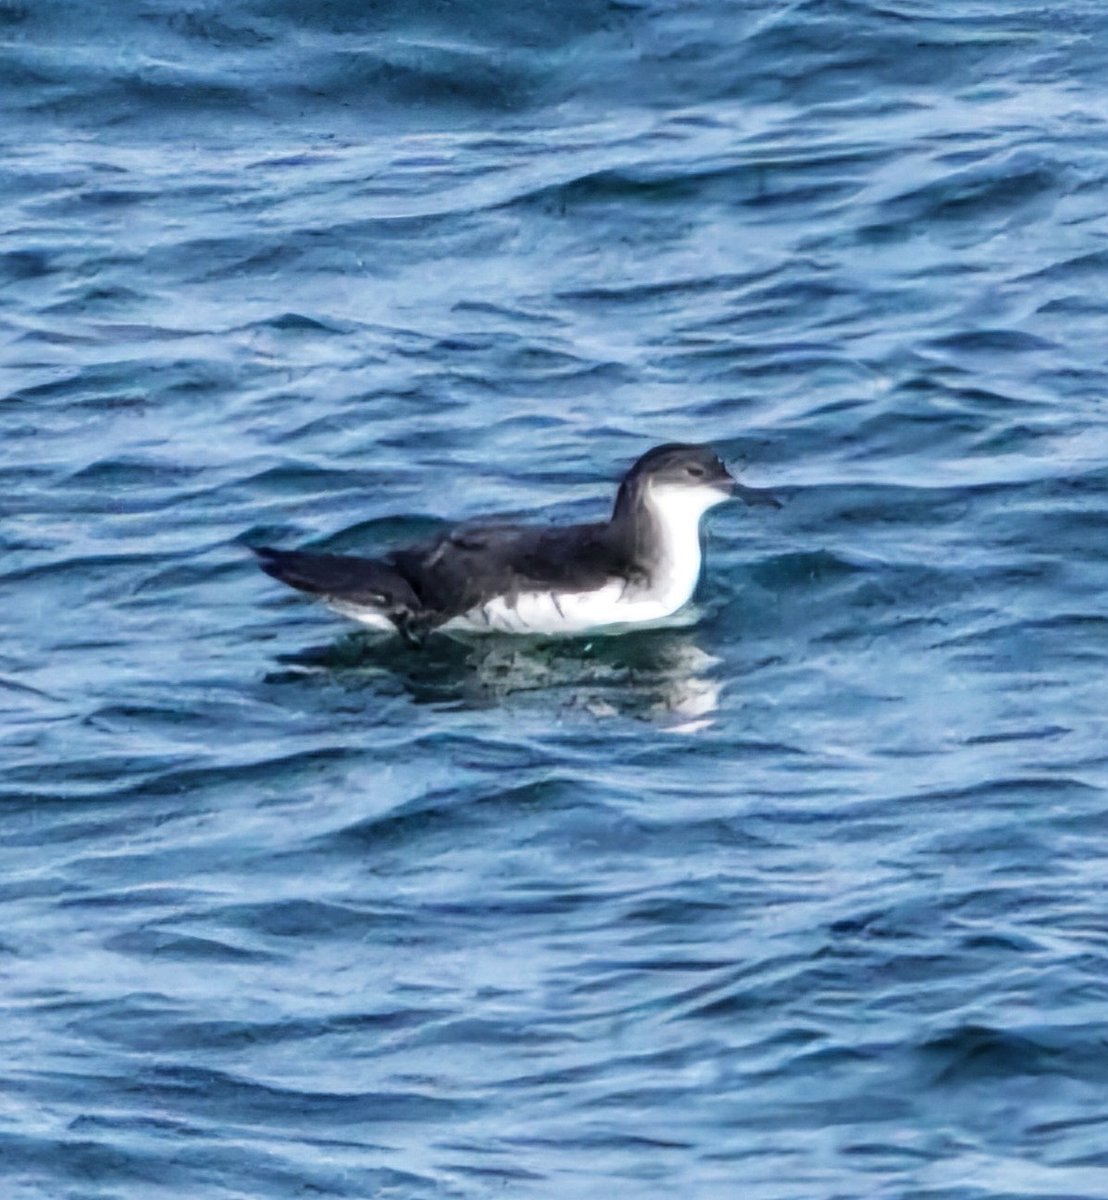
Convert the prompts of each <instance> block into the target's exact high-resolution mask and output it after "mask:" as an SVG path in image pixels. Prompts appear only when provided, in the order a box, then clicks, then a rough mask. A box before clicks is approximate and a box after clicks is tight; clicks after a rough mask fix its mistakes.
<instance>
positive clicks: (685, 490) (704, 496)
mask: <svg viewBox="0 0 1108 1200" xmlns="http://www.w3.org/2000/svg"><path fill="white" fill-rule="evenodd" d="M726 499H727V497H726V495H724V493H723V492H721V491H720V490H719V488H715V487H711V486H710V485H707V484H706V485H704V486H703V487H685V486H683V485H680V484H664V483H662V484H650V485H648V487H647V488H646V491H645V494H644V496H643V503H644V504H645V505H646V507H647V509H648V510H649V511H650V514H651V516H652V517H653V519H654V527H655V529H656V531H657V537H658V547H657V558H656V561H655V564H654V571H653V574H654V579H653V580H652V583H653V586H652V588H651V591H652V592H654V593H655V594H656V595H657V597H658V599H659V600H662V601H663V602H664V603H665V604H666V605H667V606H668V605H672V606H673V607H672V610H671V611H673V610H676V609H678V608H680V607H681V605H683V604H686V603H687V602H688V601H689V600H690V599H691V598H692V594H693V592H694V591H695V590H696V583H697V580H698V579H699V578H700V518H701V517H702V516H703V515H704V514H705V513H706V512H707V511H708V509H710V508H713V507H715V505H717V504H722V503H723V501H724V500H726Z"/></svg>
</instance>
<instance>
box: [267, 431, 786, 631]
mask: <svg viewBox="0 0 1108 1200" xmlns="http://www.w3.org/2000/svg"><path fill="white" fill-rule="evenodd" d="M732 496H736V497H738V498H740V499H742V500H745V501H746V503H748V504H768V505H771V506H773V507H779V505H778V502H777V500H776V499H775V498H774V497H773V496H772V494H771V493H769V492H767V491H764V490H762V489H760V488H751V487H745V486H744V485H743V484H741V483H738V482H737V481H736V480H735V479H734V478H733V477H732V476H731V475H730V474H729V473H728V471H727V468H726V467H725V466H724V465H723V463H722V462H721V461H720V459H719V457H718V456H717V455H716V453H715V451H714V450H712V448H711V447H710V446H700V445H682V444H678V443H668V444H667V445H664V446H656V447H655V448H654V449H653V450H649V451H647V453H646V454H644V455H643V456H642V457H641V458H640V459H639V460H638V461H637V462H636V463H635V464H634V466H632V467H631V469H630V470H629V471H628V472H627V474H626V475H625V476H624V478H623V482H622V483H621V484H620V486H619V492H618V493H617V495H616V502H615V507H614V508H613V510H612V515H611V517H610V518H609V519H608V520H607V521H598V522H596V523H594V524H588V525H562V526H550V527H545V528H544V527H541V526H539V527H536V526H528V525H484V526H469V525H463V526H457V527H455V528H453V529H450V530H448V531H447V532H446V533H444V534H442V535H440V536H439V537H437V538H436V539H434V540H433V541H429V542H426V543H423V544H421V545H417V546H411V547H406V548H403V549H399V550H393V551H391V552H389V553H388V554H385V555H383V556H382V557H381V558H357V557H354V556H351V555H345V554H317V553H314V552H311V551H307V550H275V549H273V548H271V547H268V546H265V547H260V548H258V549H257V550H256V551H255V552H256V553H257V555H258V556H259V558H260V559H261V567H262V570H264V571H266V572H268V573H269V574H270V575H272V576H273V577H274V578H275V579H279V580H281V581H282V582H283V583H287V584H289V585H290V586H291V587H294V588H299V589H300V590H301V591H304V592H311V593H312V594H314V595H317V596H319V597H320V598H322V599H323V600H324V601H325V602H326V603H327V604H328V605H330V607H331V608H333V609H335V610H336V611H338V612H340V613H343V614H344V615H346V616H349V617H353V618H354V620H356V621H359V622H361V624H363V625H365V626H368V627H370V628H373V629H383V630H396V631H398V632H399V633H400V634H401V635H402V636H403V637H404V638H406V639H407V640H408V641H409V642H413V643H419V642H421V641H422V640H423V638H424V636H425V635H426V634H427V633H428V632H430V631H431V630H434V629H444V630H467V631H471V632H478V633H483V632H496V633H522V634H547V635H560V634H580V633H592V632H594V631H612V632H614V631H616V630H618V629H619V628H620V627H626V626H635V625H643V624H646V623H657V622H661V621H664V620H665V619H666V618H668V617H672V616H673V615H674V614H675V613H676V612H677V611H678V610H679V609H681V608H683V607H684V606H685V605H686V604H687V603H688V602H689V600H690V599H691V598H692V594H693V592H694V591H695V589H696V585H697V581H698V580H699V578H700V568H701V548H700V518H701V517H702V516H703V515H704V513H706V512H707V511H708V509H710V508H713V507H714V506H715V505H717V504H720V503H722V502H723V501H724V500H727V499H729V498H731V497H732Z"/></svg>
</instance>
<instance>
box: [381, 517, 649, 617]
mask: <svg viewBox="0 0 1108 1200" xmlns="http://www.w3.org/2000/svg"><path fill="white" fill-rule="evenodd" d="M606 531H607V526H605V525H569V526H562V527H553V528H549V529H544V528H530V527H526V526H524V527H520V526H517V525H487V526H476V527H468V526H461V527H458V528H456V529H452V530H450V531H449V532H448V533H446V534H444V535H443V536H442V537H440V538H438V539H436V540H435V541H433V542H429V543H427V544H425V545H422V546H413V547H411V548H408V549H404V550H396V551H394V552H393V553H392V554H390V555H388V556H387V559H386V561H387V562H388V563H389V564H390V565H391V566H392V567H393V568H395V570H396V571H397V573H398V574H400V575H402V576H403V577H404V578H405V579H406V580H407V581H408V583H409V584H410V585H411V587H412V590H413V591H414V592H415V593H416V595H417V596H419V598H420V600H421V602H422V603H423V605H424V606H425V608H426V609H428V610H433V611H434V612H435V614H436V622H435V623H436V624H439V623H441V622H443V621H447V620H449V619H450V618H451V617H455V616H458V615H460V614H461V613H464V612H468V611H469V610H470V609H472V608H476V607H478V606H479V605H481V604H484V603H485V602H486V601H488V600H491V599H493V597H495V596H512V595H517V594H518V593H520V592H525V591H538V590H542V589H545V588H552V589H556V590H559V591H591V590H592V589H593V588H598V587H602V586H603V585H604V584H606V583H608V582H609V581H610V580H612V579H613V578H620V577H623V578H626V577H627V576H628V575H629V574H630V573H631V570H630V565H629V564H628V563H626V562H625V561H624V560H623V559H622V558H621V556H620V555H619V554H618V553H617V552H616V551H615V550H614V549H613V547H612V546H611V544H610V541H609V539H608V537H606Z"/></svg>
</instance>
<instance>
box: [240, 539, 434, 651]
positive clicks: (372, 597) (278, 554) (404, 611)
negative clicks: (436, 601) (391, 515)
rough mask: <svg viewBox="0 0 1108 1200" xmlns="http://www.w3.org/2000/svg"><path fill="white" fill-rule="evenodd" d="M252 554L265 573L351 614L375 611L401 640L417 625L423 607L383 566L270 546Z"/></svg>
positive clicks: (377, 562)
mask: <svg viewBox="0 0 1108 1200" xmlns="http://www.w3.org/2000/svg"><path fill="white" fill-rule="evenodd" d="M254 553H255V554H256V555H257V556H258V559H259V563H258V565H259V566H260V567H261V568H262V570H263V571H265V573H266V574H267V575H272V576H273V578H274V579H279V580H280V581H281V582H282V583H287V584H288V585H289V587H294V588H298V589H299V590H300V591H302V592H310V593H311V594H312V595H315V596H320V597H322V598H323V599H324V600H327V601H329V602H331V603H333V604H334V605H335V606H336V607H338V608H341V609H343V610H344V611H346V612H349V613H351V614H352V615H354V614H356V613H357V612H358V611H362V612H373V613H380V614H381V615H382V616H385V617H388V619H389V620H390V621H392V623H393V624H394V625H395V626H396V627H397V629H398V630H399V631H400V632H401V633H403V634H404V635H405V637H407V636H409V630H412V629H414V628H415V627H416V626H417V625H418V624H419V616H420V612H421V610H422V607H423V606H422V604H421V603H420V599H419V597H418V596H417V595H416V593H415V592H414V591H413V590H412V586H411V584H410V583H408V581H407V580H406V579H405V578H404V576H403V575H401V574H400V573H399V572H398V571H396V570H395V569H394V568H393V567H390V566H389V565H388V563H385V562H381V561H380V560H378V559H372V558H356V557H354V556H353V555H349V554H315V553H313V552H312V551H309V550H275V549H274V548H273V547H272V546H258V547H256V548H255V550H254Z"/></svg>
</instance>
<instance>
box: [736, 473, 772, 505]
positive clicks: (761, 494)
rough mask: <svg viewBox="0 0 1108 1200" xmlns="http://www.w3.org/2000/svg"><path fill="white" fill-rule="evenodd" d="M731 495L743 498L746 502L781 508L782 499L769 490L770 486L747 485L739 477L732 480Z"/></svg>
mask: <svg viewBox="0 0 1108 1200" xmlns="http://www.w3.org/2000/svg"><path fill="white" fill-rule="evenodd" d="M731 495H732V496H734V498H735V499H736V500H741V501H742V502H743V503H744V504H750V505H752V506H754V505H762V506H763V507H764V508H780V507H781V501H780V500H778V499H777V497H776V496H775V495H774V494H773V493H772V492H771V491H770V490H769V488H754V487H747V486H746V484H745V483H739V481H738V480H737V479H732V480H731Z"/></svg>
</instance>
